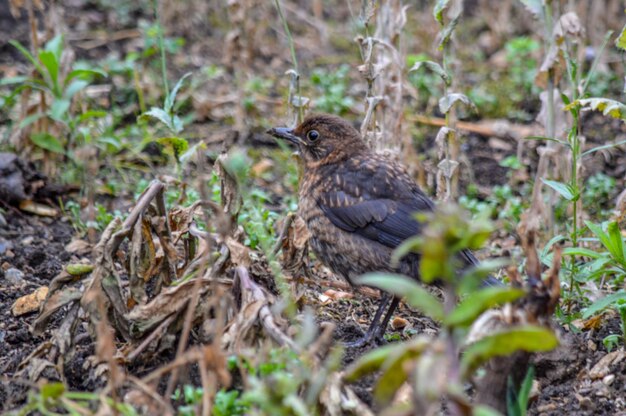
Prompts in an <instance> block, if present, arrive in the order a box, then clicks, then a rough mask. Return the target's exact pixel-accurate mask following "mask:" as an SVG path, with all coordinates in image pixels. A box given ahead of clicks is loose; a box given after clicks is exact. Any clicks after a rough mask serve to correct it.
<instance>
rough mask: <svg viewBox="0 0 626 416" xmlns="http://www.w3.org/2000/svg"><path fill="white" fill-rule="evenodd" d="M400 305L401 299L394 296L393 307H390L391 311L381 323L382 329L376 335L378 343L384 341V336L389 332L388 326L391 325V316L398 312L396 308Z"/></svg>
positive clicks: (388, 311)
mask: <svg viewBox="0 0 626 416" xmlns="http://www.w3.org/2000/svg"><path fill="white" fill-rule="evenodd" d="M399 303H400V298H399V297H397V296H394V297H393V300H392V301H391V306H389V310H387V314H386V315H385V318H384V319H383V321H382V322H381V324H380V329H379V330H378V333H377V334H376V338H375V339H376V340H377V341H381V340H383V336H384V335H385V331H386V330H387V324H389V321H390V320H391V316H392V315H393V313H394V312H395V311H396V308H397V307H398V304H399Z"/></svg>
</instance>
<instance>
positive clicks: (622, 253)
mask: <svg viewBox="0 0 626 416" xmlns="http://www.w3.org/2000/svg"><path fill="white" fill-rule="evenodd" d="M585 224H586V225H587V227H589V229H590V230H591V232H592V233H594V234H595V236H596V237H598V239H599V240H600V242H601V243H602V245H603V246H604V247H605V248H606V249H607V250H608V251H609V253H610V254H611V257H613V259H615V260H616V261H617V262H619V263H620V264H621V265H623V266H626V248H625V247H624V241H623V239H622V236H621V232H620V230H619V226H618V225H617V223H616V222H615V221H611V222H610V223H609V224H608V226H607V232H605V231H604V230H603V229H602V227H601V226H600V225H597V224H594V223H592V222H589V221H585Z"/></svg>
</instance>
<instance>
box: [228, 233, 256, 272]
mask: <svg viewBox="0 0 626 416" xmlns="http://www.w3.org/2000/svg"><path fill="white" fill-rule="evenodd" d="M226 246H227V247H228V250H230V258H231V260H232V262H233V263H234V264H235V265H237V266H244V267H250V265H251V264H252V260H251V259H250V253H251V250H250V249H249V248H248V247H246V246H244V245H243V244H241V243H240V242H238V241H236V240H234V239H232V238H230V237H228V238H226Z"/></svg>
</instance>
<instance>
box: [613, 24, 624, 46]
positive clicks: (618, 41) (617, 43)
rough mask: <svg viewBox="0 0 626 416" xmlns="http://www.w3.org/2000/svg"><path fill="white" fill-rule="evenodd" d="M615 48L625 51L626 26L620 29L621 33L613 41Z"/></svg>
mask: <svg viewBox="0 0 626 416" xmlns="http://www.w3.org/2000/svg"><path fill="white" fill-rule="evenodd" d="M615 46H617V47H618V48H619V49H621V50H623V51H626V26H624V27H623V28H622V32H621V33H620V34H619V36H618V37H617V39H615Z"/></svg>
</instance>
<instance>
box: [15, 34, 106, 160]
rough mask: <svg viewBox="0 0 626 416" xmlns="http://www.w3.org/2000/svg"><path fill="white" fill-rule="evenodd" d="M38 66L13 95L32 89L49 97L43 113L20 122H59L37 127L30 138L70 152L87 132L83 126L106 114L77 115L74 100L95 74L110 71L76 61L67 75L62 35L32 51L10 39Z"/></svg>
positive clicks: (42, 106)
mask: <svg viewBox="0 0 626 416" xmlns="http://www.w3.org/2000/svg"><path fill="white" fill-rule="evenodd" d="M9 43H10V44H11V45H13V46H14V47H15V48H16V49H17V50H18V51H19V52H20V53H21V54H22V55H23V56H24V57H25V58H26V59H28V61H29V62H30V63H31V64H32V65H33V67H34V68H35V75H34V76H32V77H22V78H20V79H18V81H19V82H18V83H16V85H17V88H16V89H15V90H14V91H13V95H15V94H17V93H19V92H21V91H23V90H24V89H31V90H36V91H41V93H42V94H44V95H45V96H47V97H48V98H47V99H45V98H44V99H42V101H41V103H40V106H39V109H40V111H39V112H36V113H34V114H32V115H29V116H27V117H26V118H24V119H23V120H22V121H21V122H20V123H19V126H18V127H19V128H25V127H27V126H29V125H31V124H33V123H35V122H37V121H39V120H42V119H47V120H50V121H52V122H53V123H55V126H56V129H54V131H53V130H50V129H48V130H38V131H37V130H36V131H35V132H34V133H32V134H31V136H30V140H31V141H32V142H33V144H35V145H36V146H38V147H40V148H42V149H45V150H48V151H50V152H53V153H59V154H67V155H69V156H72V154H71V153H69V152H68V151H69V150H70V145H72V144H73V142H75V141H77V140H79V139H81V138H83V140H85V139H84V136H85V133H86V132H87V131H85V130H81V129H79V127H80V126H81V125H84V124H85V123H86V122H87V121H89V120H91V119H94V118H102V117H104V116H105V115H106V114H105V113H104V112H102V111H86V112H84V113H82V114H79V115H76V114H75V113H74V111H72V103H73V101H74V98H75V97H76V94H78V93H79V92H80V91H82V90H84V89H85V88H86V87H87V86H88V85H89V84H90V83H91V82H92V81H93V79H94V78H95V77H97V76H102V77H104V76H106V75H107V74H106V73H105V72H104V71H102V70H100V69H97V68H92V67H87V66H86V65H79V64H77V63H74V64H73V67H72V68H71V69H70V70H69V71H68V72H67V75H66V76H63V73H64V68H62V67H61V65H62V63H61V57H62V55H63V48H64V42H63V37H62V36H61V35H57V36H55V37H54V38H52V39H51V40H50V41H48V43H46V45H45V46H44V48H43V49H40V50H38V51H37V52H36V54H35V55H33V54H31V53H30V52H29V51H28V49H26V48H25V47H24V46H22V44H21V43H19V42H17V41H14V40H12V41H10V42H9Z"/></svg>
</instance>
